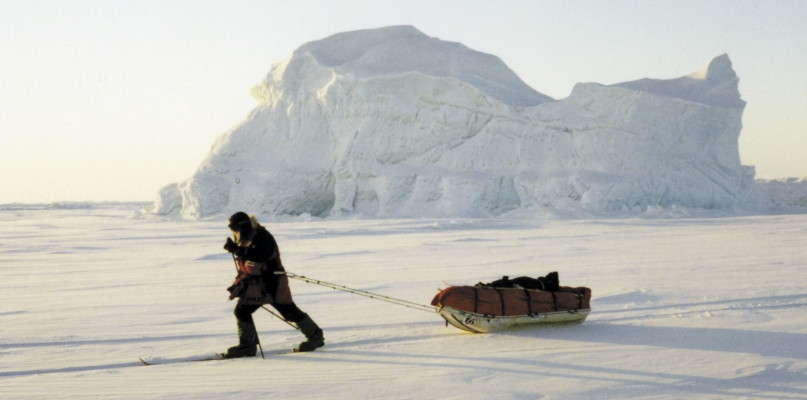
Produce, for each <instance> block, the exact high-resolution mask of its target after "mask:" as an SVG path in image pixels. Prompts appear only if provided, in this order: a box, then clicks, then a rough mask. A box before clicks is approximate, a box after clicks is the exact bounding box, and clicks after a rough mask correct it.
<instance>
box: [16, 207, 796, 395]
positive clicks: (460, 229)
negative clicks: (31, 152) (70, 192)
mask: <svg viewBox="0 0 807 400" xmlns="http://www.w3.org/2000/svg"><path fill="white" fill-rule="evenodd" d="M142 206H143V205H117V206H116V205H91V204H73V205H64V204H62V205H55V206H53V205H51V206H47V205H42V206H35V207H29V206H25V205H15V206H0V243H2V245H0V282H2V290H0V304H2V306H1V307H0V318H2V324H0V389H1V390H2V395H0V397H2V398H4V399H26V400H38V399H55V398H59V399H71V400H72V399H113V400H114V399H133V400H134V399H138V400H139V399H154V400H157V399H198V400H205V399H211V400H213V399H215V400H219V399H250V398H255V399H258V398H275V399H433V398H435V399H463V400H466V399H503V400H509V399H525V400H526V399H703V400H710V399H804V398H807V346H805V343H807V313H805V312H804V310H805V307H807V252H805V249H804V243H805V242H807V228H805V227H807V215H768V216H745V217H732V218H686V219H682V218H675V219H665V218H653V219H650V218H630V219H618V218H610V219H600V220H573V221H570V220H558V219H555V220H553V219H547V220H538V219H526V218H514V217H512V216H501V217H498V218H479V219H467V218H454V219H426V218H418V219H356V218H351V219H340V218H328V219H321V218H311V217H295V218H289V217H282V218H279V217H278V218H279V219H278V220H274V221H273V220H263V221H261V222H262V223H264V224H266V226H267V227H268V228H269V229H270V230H271V231H272V233H273V234H274V235H275V237H276V238H277V240H278V244H279V246H280V250H281V252H282V258H283V262H284V264H285V265H286V267H287V269H288V270H289V271H292V272H295V273H297V274H301V275H305V276H309V277H312V278H316V279H321V280H324V281H328V282H334V283H338V284H343V285H347V286H349V287H352V288H357V289H362V290H367V291H371V292H374V293H378V294H381V295H386V296H391V297H394V298H399V299H403V300H408V301H412V302H416V303H420V304H428V303H429V301H430V300H431V298H432V297H433V296H434V295H435V294H437V292H438V290H439V289H440V288H444V287H446V285H449V284H459V285H463V284H474V283H476V282H479V281H482V282H488V281H491V280H495V279H499V278H500V277H501V276H502V275H509V276H510V277H515V276H522V275H526V276H533V277H535V276H543V275H545V274H546V273H548V272H550V271H558V272H559V274H560V281H561V283H562V284H567V285H574V286H588V287H590V288H591V289H592V291H593V296H592V302H591V307H592V312H591V314H590V315H589V317H588V318H587V319H586V321H585V322H584V323H583V324H581V325H571V326H558V327H546V328H536V329H524V330H514V331H508V332H502V333H496V334H472V333H467V332H464V331H461V330H459V329H456V328H453V327H450V326H449V327H446V326H445V323H444V321H443V320H442V319H441V318H440V317H439V316H438V315H437V314H432V313H426V312H422V311H419V310H415V309H411V308H404V307H401V306H398V305H393V304H389V303H385V302H382V301H378V300H372V299H368V298H365V297H360V296H356V295H352V294H348V293H345V292H341V291H335V290H332V289H329V288H325V287H321V286H316V285H311V284H306V283H303V282H300V281H297V280H292V281H291V283H290V284H291V290H292V292H293V295H294V299H295V301H296V303H297V305H298V306H300V308H302V309H303V310H304V311H305V312H307V313H308V314H310V315H311V316H312V317H313V318H314V320H316V321H317V323H319V324H320V325H321V326H322V328H323V330H324V332H325V338H326V345H325V347H323V348H321V349H319V350H317V351H315V352H313V353H307V354H285V355H277V354H275V353H277V350H283V349H289V348H291V347H292V346H294V345H296V344H297V343H299V342H300V340H302V335H300V334H299V333H298V332H297V331H295V330H294V329H292V328H290V327H289V326H287V325H286V324H284V323H283V322H281V321H279V320H278V319H276V318H274V317H272V316H270V315H269V314H268V313H267V312H265V311H263V310H258V311H257V312H256V314H255V323H256V326H257V328H258V332H259V335H260V340H261V343H262V344H263V348H264V351H265V352H266V353H267V358H266V360H262V359H261V358H260V357H255V358H249V359H241V360H228V361H210V362H188V363H175V364H168V365H155V366H143V365H142V364H141V362H140V361H139V360H138V357H143V358H145V359H150V360H154V359H163V360H180V359H189V358H191V357H194V356H204V355H206V354H209V353H211V352H216V351H219V352H220V351H224V350H225V349H226V348H227V347H229V346H232V345H234V344H235V343H236V342H237V338H236V326H235V317H234V316H233V314H232V309H233V306H234V303H233V302H228V301H227V295H228V293H227V291H226V290H225V288H226V287H227V286H229V284H230V282H231V280H232V279H233V277H234V275H235V272H234V266H233V261H232V259H231V258H230V256H229V255H228V254H226V253H225V252H224V251H223V250H222V247H221V246H222V245H223V243H224V237H225V236H226V235H227V234H229V230H228V229H227V226H226V223H227V221H226V217H224V218H218V219H211V220H204V221H176V220H169V219H165V218H146V219H134V218H131V215H132V212H133V210H135V209H137V207H142ZM713 212H714V211H713ZM281 220H283V221H281ZM705 244H708V245H705ZM413 255H417V257H413Z"/></svg>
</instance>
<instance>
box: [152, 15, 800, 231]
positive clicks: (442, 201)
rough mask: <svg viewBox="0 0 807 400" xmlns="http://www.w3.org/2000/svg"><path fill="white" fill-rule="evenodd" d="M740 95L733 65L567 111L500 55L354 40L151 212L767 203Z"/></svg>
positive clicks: (265, 106)
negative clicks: (747, 142) (744, 159)
mask: <svg viewBox="0 0 807 400" xmlns="http://www.w3.org/2000/svg"><path fill="white" fill-rule="evenodd" d="M737 83H738V78H737V76H736V74H735V72H734V70H733V69H732V67H731V61H730V60H729V57H728V56H727V55H721V56H718V57H716V58H715V59H713V60H712V61H711V62H709V64H708V65H707V66H706V67H705V68H704V69H702V70H700V71H698V72H695V73H692V74H690V75H687V76H683V77H680V78H677V79H670V80H654V79H642V80H638V81H633V82H626V83H622V84H617V85H610V86H605V85H600V84H596V83H582V84H578V85H576V86H575V87H574V90H573V91H572V93H571V94H570V95H569V97H567V98H564V99H561V100H554V99H552V98H550V97H548V96H545V95H542V94H541V93H538V92H536V91H535V90H533V89H532V88H530V87H529V86H527V85H526V84H525V83H524V82H523V81H522V80H521V79H519V78H518V76H516V75H515V73H513V71H511V70H510V69H509V68H508V67H507V66H506V65H505V64H504V63H503V62H502V61H501V60H500V59H499V58H497V57H495V56H492V55H489V54H484V53H480V52H477V51H474V50H471V49H469V48H467V47H465V46H463V45H462V44H459V43H452V42H447V41H442V40H439V39H436V38H431V37H428V36H426V35H424V34H423V33H421V32H420V31H418V30H417V29H415V28H413V27H409V26H395V27H387V28H379V29H372V30H362V31H354V32H347V33H340V34H336V35H333V36H331V37H328V38H325V39H322V40H320V41H315V42H311V43H307V44H305V45H303V46H301V47H300V48H299V49H297V50H296V51H295V52H294V53H293V54H292V56H291V57H290V58H288V59H287V60H285V61H283V62H281V63H279V64H276V65H274V66H273V67H272V69H271V71H270V72H269V74H268V75H267V76H266V78H265V79H264V80H263V81H262V82H261V83H259V84H258V85H257V86H255V87H254V88H253V90H252V92H253V95H254V97H255V98H256V99H258V100H259V102H260V105H259V106H258V107H257V108H255V109H254V110H253V111H252V112H251V113H250V114H249V116H248V118H247V119H246V120H245V121H243V122H242V123H241V124H240V125H238V126H236V127H235V128H234V129H232V130H231V131H229V132H226V133H224V134H223V135H222V136H221V137H219V138H218V140H217V141H216V142H215V143H214V145H213V147H212V150H211V151H210V153H209V155H208V156H207V158H206V159H205V160H204V161H203V162H202V164H201V165H200V166H199V168H198V170H197V171H196V172H195V173H194V175H193V176H192V177H190V178H189V179H187V180H186V181H184V182H181V183H179V184H171V185H168V186H166V187H164V188H163V189H162V190H161V191H160V194H159V198H158V200H157V201H156V203H155V204H154V207H153V212H154V213H156V214H159V215H180V216H182V217H184V218H188V219H197V218H204V217H208V216H211V215H216V214H221V213H231V212H234V211H236V210H251V211H252V212H256V213H263V214H267V215H302V214H308V215H313V216H319V217H328V216H345V215H361V216H369V217H412V216H420V217H479V216H498V215H502V214H506V213H509V212H513V211H520V210H533V211H535V212H539V213H540V212H542V211H541V210H554V211H556V212H589V213H612V212H616V211H637V212H646V211H647V210H648V209H653V208H686V209H718V210H724V211H730V212H731V211H736V210H739V209H744V208H747V207H763V208H765V207H770V206H772V203H770V202H767V201H766V200H765V199H767V198H768V197H769V195H768V194H767V193H764V191H762V190H761V189H760V188H755V187H754V185H755V183H754V169H753V167H749V166H743V165H741V162H740V157H739V150H738V137H739V135H740V131H741V128H742V122H741V118H742V113H743V109H744V107H745V102H744V101H743V100H742V99H741V98H740V93H739V91H738V88H737ZM802 193H803V194H804V196H807V193H805V192H802ZM773 203H776V202H773ZM795 203H796V206H797V207H798V201H796V202H795ZM788 204H789V203H788ZM789 205H793V204H789Z"/></svg>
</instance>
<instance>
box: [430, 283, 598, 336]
mask: <svg viewBox="0 0 807 400" xmlns="http://www.w3.org/2000/svg"><path fill="white" fill-rule="evenodd" d="M590 301H591V289H589V288H586V287H576V288H572V287H567V286H560V287H558V288H557V290H554V291H544V290H533V289H524V288H522V287H504V288H502V287H488V286H484V285H477V286H451V287H448V288H446V289H443V290H442V291H440V293H438V294H437V295H436V296H435V297H434V299H433V300H432V303H431V304H432V305H433V306H434V307H435V309H436V310H437V312H438V313H439V314H440V315H441V316H442V317H443V319H445V320H446V321H447V322H448V323H449V324H451V325H453V326H455V327H457V328H459V329H462V330H466V331H469V332H484V333H487V332H496V331H502V330H507V329H514V328H518V327H525V326H531V325H537V324H558V323H566V324H569V323H581V322H583V321H584V320H585V319H586V317H587V316H588V314H589V312H590V311H591V306H590Z"/></svg>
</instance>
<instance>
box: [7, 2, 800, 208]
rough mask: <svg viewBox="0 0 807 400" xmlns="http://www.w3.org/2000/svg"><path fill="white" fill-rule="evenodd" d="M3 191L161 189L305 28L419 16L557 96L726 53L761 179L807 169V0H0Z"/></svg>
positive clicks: (54, 195) (221, 128)
mask: <svg viewBox="0 0 807 400" xmlns="http://www.w3.org/2000/svg"><path fill="white" fill-rule="evenodd" d="M0 20H2V23H0V174H2V181H1V182H2V185H1V186H0V204H2V203H12V202H17V203H40V202H46V203H47V202H56V201H151V200H154V199H156V198H157V192H158V190H159V189H160V188H161V187H162V186H164V185H166V184H169V183H173V182H180V181H183V180H185V179H187V178H189V177H190V176H191V175H192V174H193V172H194V171H195V170H196V168H197V167H198V165H199V164H200V163H201V162H202V160H203V159H204V158H205V156H206V155H207V153H208V151H209V150H210V146H211V145H212V144H213V141H214V140H215V138H216V137H218V136H219V135H221V134H222V133H224V132H225V131H226V130H228V129H230V128H232V127H234V126H235V125H238V124H239V123H240V122H241V121H242V120H243V119H244V118H245V117H246V116H247V114H248V113H249V112H250V111H251V110H252V108H254V107H255V106H256V104H257V103H256V102H255V100H253V99H252V98H251V97H250V95H249V91H250V89H251V88H252V86H253V85H255V84H256V83H258V82H259V81H260V80H261V79H262V78H263V77H264V76H265V75H266V73H267V72H269V69H270V68H271V65H272V64H274V63H277V62H280V61H283V60H285V59H286V58H288V57H289V56H290V55H291V53H292V52H293V51H294V50H295V49H296V48H297V47H299V46H300V45H302V44H303V43H305V42H309V41H313V40H319V39H322V38H324V37H326V36H329V35H331V34H334V33H338V32H344V31H350V30H357V29H367V28H377V27H382V26H389V25H413V26H415V27H416V28H418V29H419V30H420V31H422V32H423V33H425V34H426V35H429V36H434V37H438V38H440V39H443V40H448V41H452V42H460V43H463V44H464V45H466V46H468V47H470V48H472V49H474V50H478V51H482V52H486V53H490V54H493V55H496V56H498V57H500V58H501V59H502V60H503V61H504V62H505V63H506V64H507V65H508V66H509V67H510V68H511V69H512V70H513V71H515V72H516V74H518V75H519V76H520V77H521V79H523V80H524V81H525V82H526V83H527V84H529V85H530V86H532V87H533V88H534V89H535V90H537V91H539V92H541V93H544V94H546V95H549V96H551V97H554V98H556V99H561V98H564V97H567V96H568V95H569V94H570V93H571V90H572V87H573V86H574V84H575V83H577V82H598V83H602V84H614V83H619V82H625V81H630V80H636V79H640V78H658V79H670V78H677V77H679V76H682V75H687V74H689V73H691V72H694V71H697V70H699V69H701V68H702V67H704V66H706V64H707V63H708V62H709V61H710V60H711V59H712V58H714V57H716V56H718V55H721V54H723V53H727V54H728V55H729V57H730V58H731V61H732V63H733V66H734V69H735V71H736V72H737V75H738V76H739V77H740V94H741V95H742V98H743V99H744V100H745V101H747V102H748V105H747V106H746V109H745V113H744V115H743V126H744V127H743V131H742V134H741V135H740V156H741V158H742V163H743V164H744V165H754V166H756V170H757V178H781V177H807V23H805V21H807V1H802V0H792V1H756V0H753V1H744V0H722V1H705V0H702V1H691V0H668V1H662V0H658V1H652V0H635V1H601V0H591V1H573V0H558V1H539V0H523V1H502V0H497V1H490V0H486V1H471V0H456V1H451V0H445V1H434V0H427V1H420V0H400V1H391V0H372V1H356V0H340V1H327V0H323V1H300V0H288V1H266V0H265V1H246V0H220V1H213V0H207V1H205V0H192V1H191V0H187V1H178V0H156V1H144V0H137V1H131V0H98V1H87V0H72V1H67V0H63V1H38V0H0Z"/></svg>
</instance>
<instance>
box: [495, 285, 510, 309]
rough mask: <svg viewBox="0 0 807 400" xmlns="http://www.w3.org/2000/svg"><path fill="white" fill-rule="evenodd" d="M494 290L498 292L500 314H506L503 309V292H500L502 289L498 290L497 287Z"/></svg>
mask: <svg viewBox="0 0 807 400" xmlns="http://www.w3.org/2000/svg"><path fill="white" fill-rule="evenodd" d="M495 290H496V293H498V294H499V303H501V304H502V315H507V312H505V311H506V310H505V309H504V294H502V291H501V290H499V288H496V289H495Z"/></svg>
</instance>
